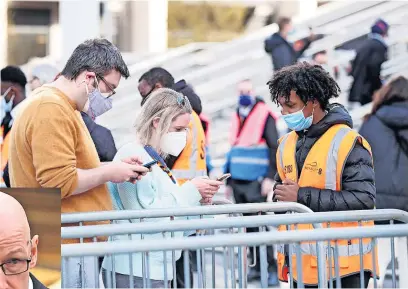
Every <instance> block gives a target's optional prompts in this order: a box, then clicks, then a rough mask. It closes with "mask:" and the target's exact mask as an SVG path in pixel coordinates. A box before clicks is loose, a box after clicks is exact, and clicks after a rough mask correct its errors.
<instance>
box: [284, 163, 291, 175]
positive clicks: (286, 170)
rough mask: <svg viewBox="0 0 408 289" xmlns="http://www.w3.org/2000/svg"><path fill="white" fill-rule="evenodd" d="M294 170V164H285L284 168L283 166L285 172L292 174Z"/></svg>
mask: <svg viewBox="0 0 408 289" xmlns="http://www.w3.org/2000/svg"><path fill="white" fill-rule="evenodd" d="M292 172H293V166H292V165H288V166H285V167H284V168H283V173H284V174H290V173H292Z"/></svg>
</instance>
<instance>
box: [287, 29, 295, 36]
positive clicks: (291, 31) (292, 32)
mask: <svg viewBox="0 0 408 289" xmlns="http://www.w3.org/2000/svg"><path fill="white" fill-rule="evenodd" d="M294 34H296V30H295V29H294V28H293V29H291V30H290V31H289V32H288V36H293V35H294Z"/></svg>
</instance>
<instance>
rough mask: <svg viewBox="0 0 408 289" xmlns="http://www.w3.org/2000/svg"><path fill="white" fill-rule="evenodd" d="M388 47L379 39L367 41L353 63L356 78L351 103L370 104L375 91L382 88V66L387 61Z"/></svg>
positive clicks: (352, 72)
mask: <svg viewBox="0 0 408 289" xmlns="http://www.w3.org/2000/svg"><path fill="white" fill-rule="evenodd" d="M387 50H388V49H387V46H386V45H385V44H384V43H382V42H381V41H379V40H377V39H371V38H369V39H367V40H366V41H365V42H364V44H363V45H362V46H361V47H360V48H359V49H358V50H357V54H356V57H355V58H354V60H353V62H352V66H351V67H352V69H351V75H352V76H353V78H354V81H353V84H352V85H351V88H350V94H349V101H354V102H360V103H361V104H362V105H364V104H367V103H370V102H371V101H372V96H373V93H374V91H376V90H377V89H379V88H380V87H381V85H382V84H381V78H380V76H381V65H382V64H383V63H384V62H385V61H386V60H387Z"/></svg>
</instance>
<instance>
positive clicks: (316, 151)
mask: <svg viewBox="0 0 408 289" xmlns="http://www.w3.org/2000/svg"><path fill="white" fill-rule="evenodd" d="M297 140H298V135H297V133H296V132H291V133H289V134H287V135H285V136H283V137H282V138H281V139H280V140H279V147H278V151H277V167H278V174H279V176H280V178H281V180H285V179H291V180H293V181H295V182H297V183H298V185H299V187H313V188H319V189H331V190H335V191H340V190H341V189H342V175H343V169H344V165H345V162H346V160H347V157H348V155H349V153H350V152H351V150H352V149H353V147H354V145H355V143H356V142H357V141H358V142H359V143H360V144H361V145H362V146H363V147H364V148H365V149H367V150H368V151H369V152H370V154H371V147H370V145H369V144H368V142H367V141H366V140H365V139H364V138H363V137H362V136H360V135H359V134H358V133H357V132H356V131H354V130H352V129H351V128H349V127H348V126H346V125H334V126H332V127H331V128H330V129H328V130H327V132H326V133H325V134H324V135H323V136H321V137H320V138H319V139H318V140H317V141H316V143H315V144H314V145H313V147H312V148H311V150H310V152H309V154H308V155H307V157H306V160H305V163H304V166H303V168H302V171H301V172H300V177H298V175H299V174H298V171H297V170H298V169H297V163H296V142H297ZM323 225H324V227H327V224H323ZM360 225H361V226H374V222H373V221H367V222H362V223H361V224H359V223H357V222H337V223H330V227H331V228H344V227H358V226H360ZM286 229H287V228H286V226H280V227H279V230H280V231H285V230H286ZM290 229H291V230H294V229H295V227H294V226H293V225H292V226H291V227H290ZM296 229H297V230H312V229H313V227H312V225H311V224H299V225H297V228H296ZM362 243H363V244H362V248H360V244H359V240H358V239H352V240H337V242H336V241H332V242H331V246H330V247H331V249H334V248H335V247H336V245H337V248H338V256H339V258H338V260H339V267H340V268H339V273H340V277H345V276H348V275H351V274H354V273H359V272H360V255H359V254H360V252H361V253H362V255H363V266H364V270H365V271H370V272H373V261H372V257H373V254H372V253H373V250H377V248H373V247H372V243H371V239H370V238H364V239H363V242H362ZM326 246H327V244H326ZM277 247H278V248H277V249H278V268H279V269H278V277H279V279H280V280H281V281H284V282H287V281H288V276H287V274H288V273H289V274H292V276H293V278H294V279H295V280H297V278H298V274H297V272H298V271H297V270H298V268H296V255H295V250H292V256H291V258H292V260H291V261H292V272H288V264H287V263H286V258H285V256H288V253H289V252H285V248H284V246H283V245H279V246H277ZM300 247H301V252H302V264H303V267H302V268H301V270H302V276H303V283H304V284H305V285H316V284H318V275H317V252H316V244H315V243H314V242H310V243H301V244H300ZM327 250H328V246H327ZM332 252H333V251H332ZM332 256H333V255H332ZM375 256H378V254H377V253H376V254H375ZM332 260H333V258H332ZM376 262H377V260H376ZM377 263H378V262H377ZM331 268H332V272H331V273H332V276H336V275H335V267H334V263H332V264H331ZM377 268H378V264H377ZM326 270H327V272H326V273H327V275H326V276H329V264H327V268H326ZM377 274H379V272H378V270H377Z"/></svg>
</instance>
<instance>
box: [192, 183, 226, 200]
mask: <svg viewBox="0 0 408 289" xmlns="http://www.w3.org/2000/svg"><path fill="white" fill-rule="evenodd" d="M191 182H192V183H193V184H194V186H195V187H196V188H197V190H198V191H199V192H200V195H201V196H202V197H203V199H212V197H213V196H214V195H215V194H216V193H217V192H218V190H219V189H220V186H221V185H222V184H223V183H222V182H219V181H215V180H210V179H208V178H194V179H192V180H191Z"/></svg>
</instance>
